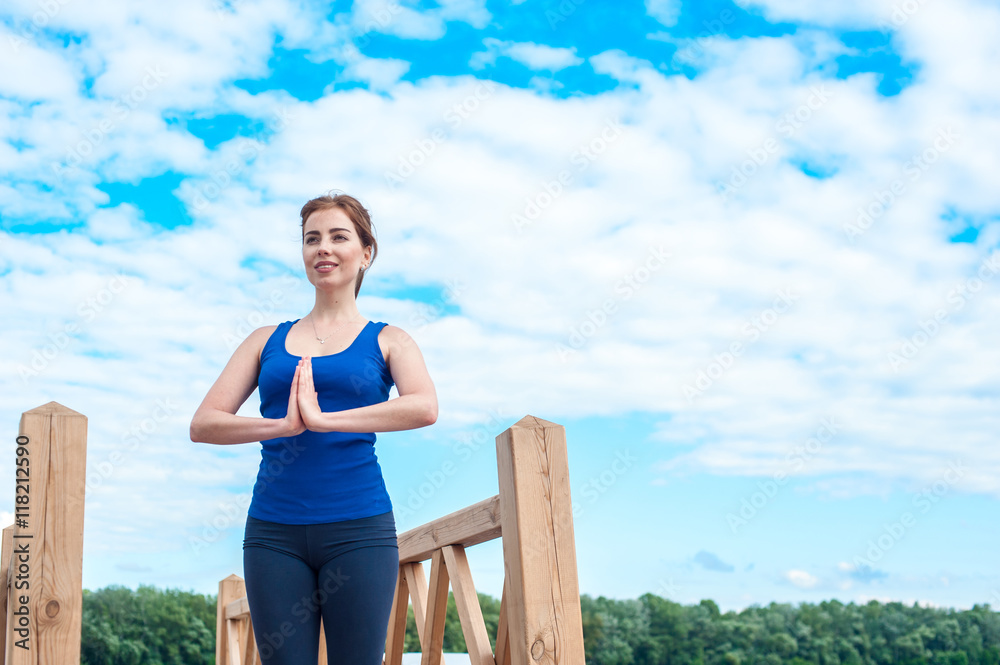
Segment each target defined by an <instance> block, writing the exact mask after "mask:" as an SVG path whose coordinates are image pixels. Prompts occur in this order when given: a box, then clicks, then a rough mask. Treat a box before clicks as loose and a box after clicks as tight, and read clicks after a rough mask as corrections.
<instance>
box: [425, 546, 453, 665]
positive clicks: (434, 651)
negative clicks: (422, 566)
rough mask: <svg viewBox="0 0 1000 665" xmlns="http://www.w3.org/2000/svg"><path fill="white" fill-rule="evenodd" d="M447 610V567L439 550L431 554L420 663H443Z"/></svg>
mask: <svg viewBox="0 0 1000 665" xmlns="http://www.w3.org/2000/svg"><path fill="white" fill-rule="evenodd" d="M447 611H448V569H447V568H446V567H445V564H444V554H442V553H441V550H438V551H436V552H434V554H433V556H431V583H430V587H429V589H428V597H427V619H426V620H427V625H426V626H425V627H424V634H425V635H426V636H427V641H426V642H423V643H422V644H421V654H420V665H441V664H442V663H444V657H443V656H442V654H443V653H444V620H445V616H446V613H447Z"/></svg>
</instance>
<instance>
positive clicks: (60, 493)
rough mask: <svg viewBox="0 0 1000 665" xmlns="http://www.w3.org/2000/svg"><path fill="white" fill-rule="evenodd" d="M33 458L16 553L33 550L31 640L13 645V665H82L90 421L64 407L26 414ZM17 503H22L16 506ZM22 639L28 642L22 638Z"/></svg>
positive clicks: (47, 406)
mask: <svg viewBox="0 0 1000 665" xmlns="http://www.w3.org/2000/svg"><path fill="white" fill-rule="evenodd" d="M19 434H20V435H23V436H27V437H28V438H29V443H28V444H27V445H26V446H25V447H26V448H27V449H28V458H29V460H30V464H29V468H30V478H29V483H28V486H29V491H28V493H27V496H28V497H29V503H28V504H27V505H28V506H29V511H28V513H27V516H26V517H24V519H25V520H26V523H25V522H21V521H19V520H17V519H16V518H17V517H18V515H17V511H16V509H15V519H16V521H15V532H14V536H13V539H14V549H15V552H16V551H17V550H18V548H19V546H21V545H23V544H27V545H28V548H29V555H28V556H29V560H28V564H29V567H30V571H29V573H28V576H27V579H28V587H27V588H25V589H24V590H20V591H18V594H17V596H18V601H19V598H20V596H21V595H22V594H23V595H27V596H28V598H29V602H28V607H29V612H30V615H29V620H28V621H29V631H30V634H29V637H28V642H27V645H28V647H29V648H27V649H23V648H19V647H16V646H15V647H13V648H12V646H11V641H12V634H11V633H10V632H8V635H7V642H8V649H10V658H9V659H8V662H9V663H14V664H17V665H41V664H42V663H46V664H47V663H76V662H79V660H80V628H81V621H82V616H83V589H82V584H83V509H84V492H85V485H86V467H87V418H86V416H84V415H83V414H80V413H77V412H76V411H73V410H72V409H68V408H66V407H64V406H62V405H61V404H58V403H57V402H49V403H48V404H45V405H43V406H40V407H38V408H36V409H32V410H30V411H25V412H24V413H23V414H22V415H21V425H20V432H19ZM15 505H17V504H15ZM17 637H20V636H17Z"/></svg>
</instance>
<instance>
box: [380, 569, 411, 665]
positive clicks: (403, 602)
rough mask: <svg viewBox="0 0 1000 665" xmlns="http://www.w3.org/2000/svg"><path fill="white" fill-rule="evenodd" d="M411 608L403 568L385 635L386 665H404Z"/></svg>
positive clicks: (400, 572)
mask: <svg viewBox="0 0 1000 665" xmlns="http://www.w3.org/2000/svg"><path fill="white" fill-rule="evenodd" d="M409 606H410V592H409V589H408V587H407V585H406V573H405V572H403V569H402V567H400V569H399V573H397V574H396V593H395V594H393V596H392V610H391V611H390V612H389V627H388V630H387V631H386V634H385V658H384V660H383V662H384V663H385V665H402V663H403V648H404V645H405V639H406V610H407V608H408V607H409Z"/></svg>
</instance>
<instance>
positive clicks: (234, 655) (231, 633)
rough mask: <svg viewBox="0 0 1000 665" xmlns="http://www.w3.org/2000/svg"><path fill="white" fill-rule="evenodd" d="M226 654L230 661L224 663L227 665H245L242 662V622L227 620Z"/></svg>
mask: <svg viewBox="0 0 1000 665" xmlns="http://www.w3.org/2000/svg"><path fill="white" fill-rule="evenodd" d="M226 625H227V628H226V636H227V637H226V652H227V654H228V658H229V659H228V660H226V661H223V662H224V663H226V665H243V663H241V662H240V656H241V654H240V620H239V619H226Z"/></svg>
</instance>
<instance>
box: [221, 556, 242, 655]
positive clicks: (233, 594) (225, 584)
mask: <svg viewBox="0 0 1000 665" xmlns="http://www.w3.org/2000/svg"><path fill="white" fill-rule="evenodd" d="M246 596H247V588H246V584H244V582H243V578H242V577H239V576H238V575H230V576H229V577H227V578H226V579H224V580H222V581H221V582H219V594H218V596H217V598H216V606H215V607H216V609H215V662H216V663H218V664H219V665H227V664H228V663H229V662H230V643H231V642H230V639H229V638H230V635H229V629H230V623H229V622H230V619H229V618H228V617H227V616H226V612H227V610H228V608H229V606H230V604H233V605H238V604H239V602H240V600H246ZM239 655H240V652H239V650H237V651H236V652H235V657H236V658H237V659H239ZM237 662H239V661H238V660H237Z"/></svg>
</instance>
